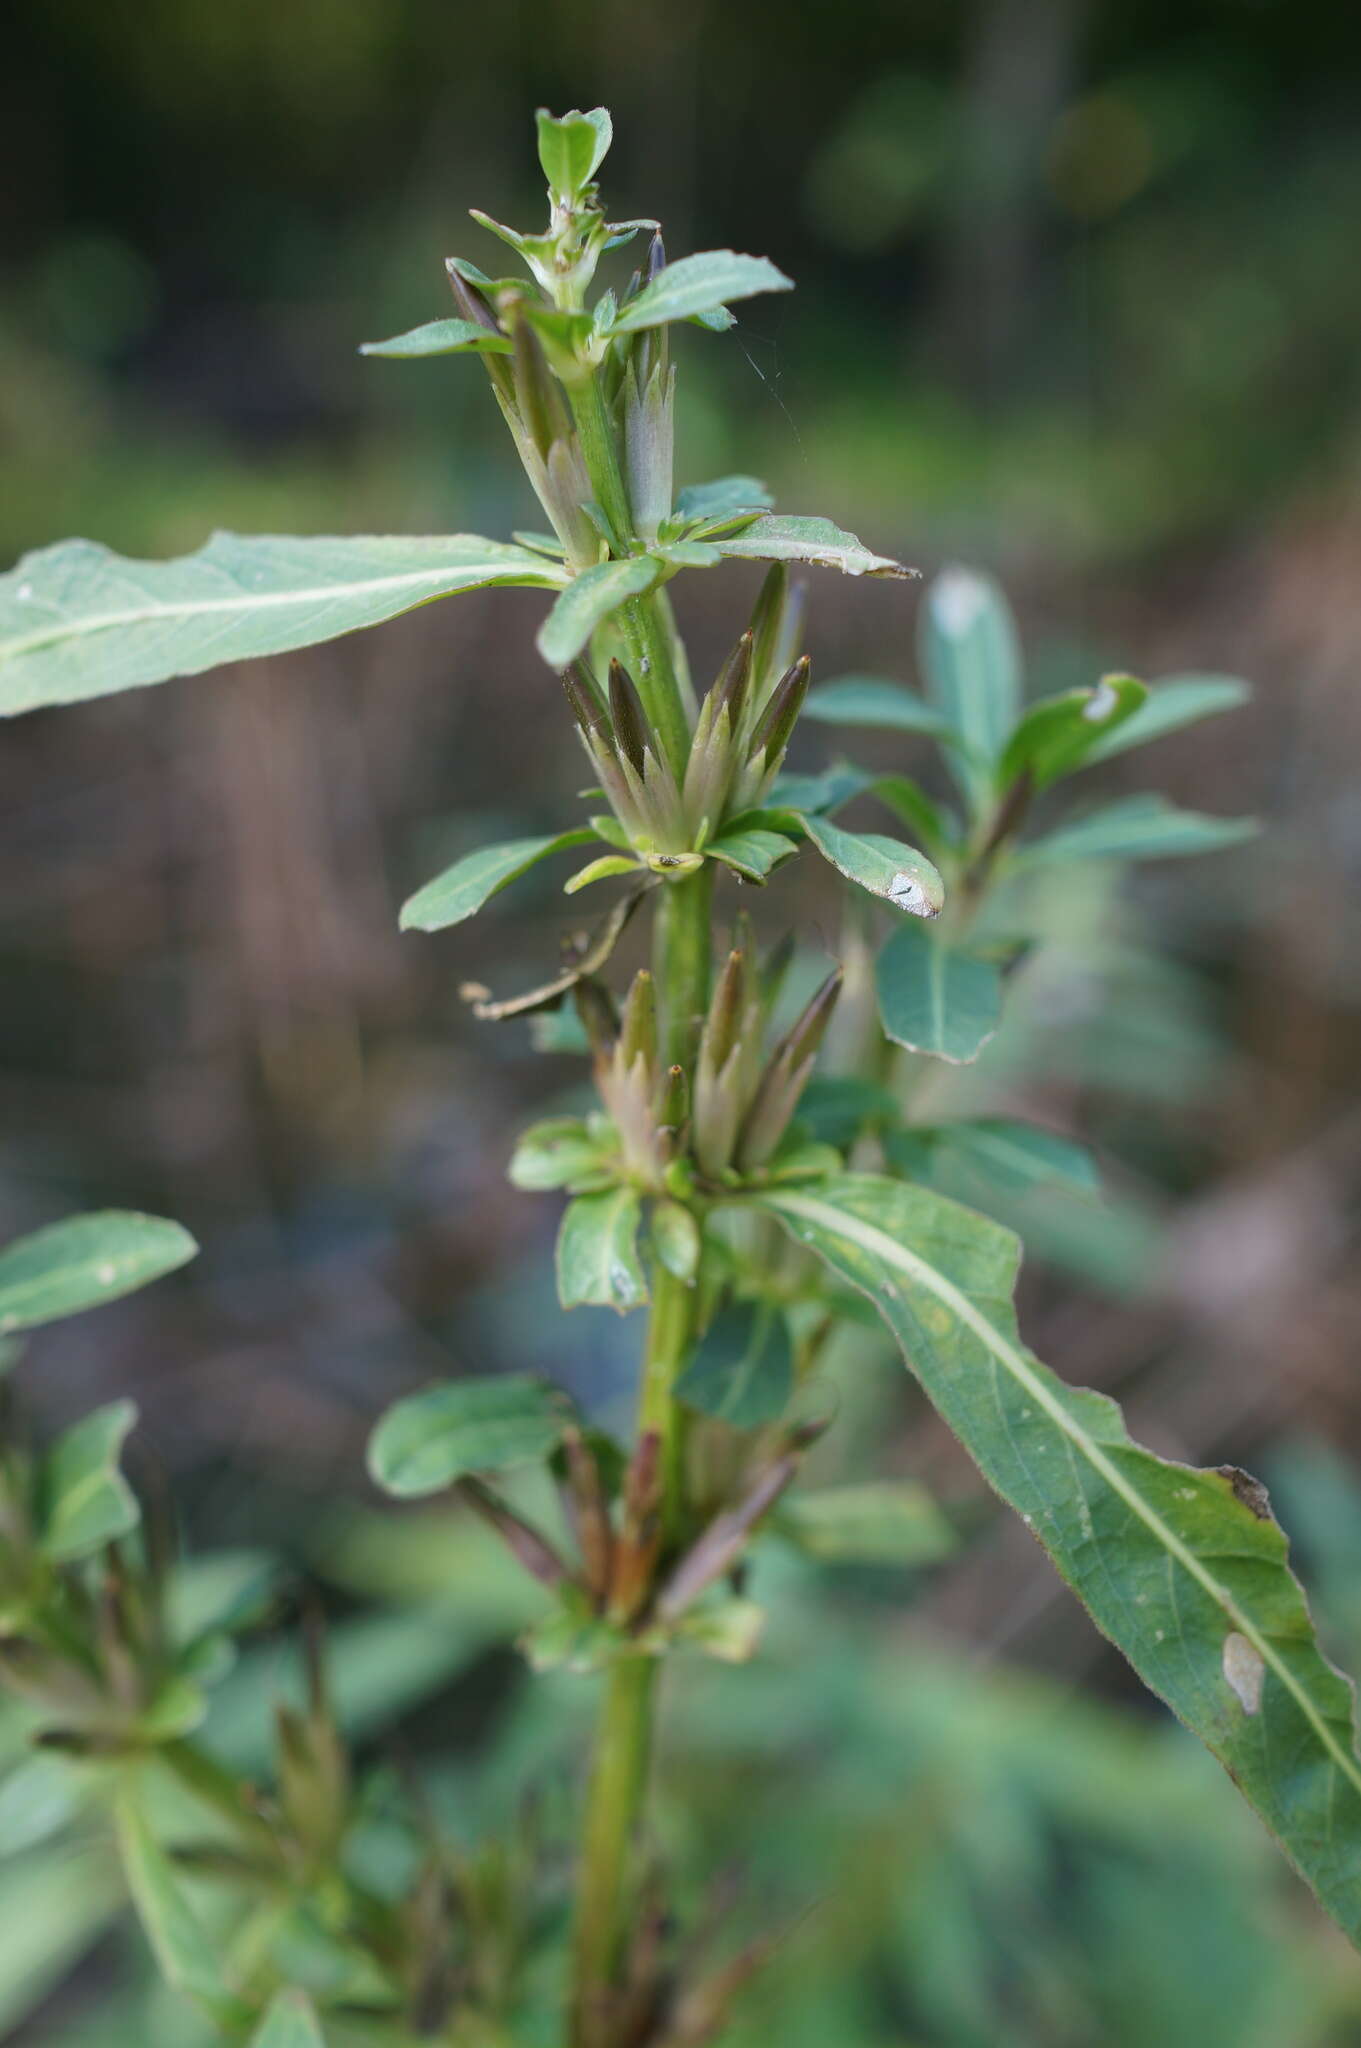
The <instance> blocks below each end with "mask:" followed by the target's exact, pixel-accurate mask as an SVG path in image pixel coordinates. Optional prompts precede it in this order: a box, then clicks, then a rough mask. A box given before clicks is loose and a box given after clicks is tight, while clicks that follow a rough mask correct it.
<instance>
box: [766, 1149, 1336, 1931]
mask: <svg viewBox="0 0 1361 2048" xmlns="http://www.w3.org/2000/svg"><path fill="white" fill-rule="evenodd" d="M760 1206H761V1207H763V1208H766V1209H768V1210H769V1211H770V1212H771V1213H772V1214H774V1215H776V1216H778V1217H779V1219H780V1221H781V1222H782V1223H783V1224H784V1225H785V1227H786V1228H787V1229H788V1230H789V1231H790V1233H791V1235H792V1236H793V1237H794V1238H795V1239H796V1240H797V1241H798V1242H799V1243H801V1244H804V1245H807V1246H808V1247H809V1248H810V1249H811V1250H813V1251H814V1252H816V1253H817V1254H818V1255H819V1256H820V1257H821V1258H822V1259H824V1260H825V1261H826V1263H827V1264H828V1265H829V1266H830V1267H831V1268H832V1270H833V1271H834V1272H836V1273H837V1274H838V1275H840V1277H841V1278H842V1279H844V1280H846V1281H848V1282H849V1283H850V1284H851V1285H852V1286H853V1287H856V1288H858V1289H859V1290H860V1291H861V1292H862V1293H864V1294H865V1295H867V1296H868V1297H869V1299H870V1300H871V1301H872V1302H873V1303H874V1305H875V1307H876V1308H877V1309H878V1310H879V1313H880V1315H881V1316H882V1317H883V1319H884V1321H885V1322H886V1323H887V1324H888V1326H889V1328H890V1329H891V1330H892V1331H893V1333H894V1335H895V1336H896V1337H897V1339H898V1341H899V1343H900V1344H901V1345H902V1348H903V1353H904V1356H905V1357H906V1359H907V1361H908V1363H909V1365H910V1366H911V1368H912V1370H913V1371H914V1372H915V1373H916V1375H917V1377H918V1379H919V1380H920V1381H921V1383H922V1385H923V1387H924V1388H925V1390H926V1392H927V1394H928V1395H929V1397H930V1399H931V1400H932V1402H933V1403H934V1405H935V1406H936V1408H937V1409H938V1410H939V1411H940V1413H941V1415H942V1416H943V1417H944V1419H945V1420H946V1422H948V1423H949V1425H950V1426H951V1428H952V1429H954V1431H955V1432H956V1434H957V1435H958V1436H959V1437H960V1439H961V1440H962V1441H963V1443H964V1444H965V1446H966V1447H967V1449H968V1450H969V1451H970V1452H971V1454H972V1455H973V1457H974V1459H975V1461H976V1462H977V1464H978V1465H979V1467H980V1469H981V1470H982V1472H983V1474H984V1476H985V1477H986V1478H987V1479H988V1480H989V1482H990V1483H991V1484H992V1485H993V1486H994V1487H995V1488H996V1490H997V1491H998V1493H1000V1494H1001V1496H1002V1498H1003V1499H1004V1500H1006V1501H1008V1502H1010V1504H1011V1505H1012V1506H1013V1507H1014V1508H1016V1510H1017V1511H1018V1512H1019V1513H1020V1514H1021V1516H1022V1517H1023V1519H1024V1520H1025V1522H1026V1525H1027V1527H1029V1528H1030V1529H1031V1530H1032V1531H1033V1533H1034V1534H1035V1535H1036V1537H1037V1538H1038V1539H1039V1541H1040V1542H1041V1543H1042V1544H1043V1545H1044V1548H1045V1549H1046V1550H1047V1551H1048V1553H1049V1555H1050V1557H1051V1558H1052V1559H1053V1561H1054V1564H1055V1565H1056V1566H1057V1568H1058V1570H1059V1571H1060V1572H1061V1574H1062V1575H1063V1577H1064V1578H1065V1579H1066V1580H1067V1582H1068V1584H1069V1585H1070V1586H1071V1587H1072V1588H1073V1590H1074V1591H1075V1592H1076V1593H1077V1594H1078V1595H1079V1597H1080V1598H1081V1599H1082V1600H1083V1601H1084V1603H1085V1604H1086V1606H1087V1608H1088V1609H1089V1611H1090V1613H1091V1615H1092V1617H1093V1619H1094V1620H1095V1621H1096V1623H1097V1626H1098V1627H1099V1628H1100V1629H1101V1630H1102V1631H1103V1632H1104V1633H1105V1634H1106V1635H1108V1636H1109V1637H1110V1638H1111V1640H1112V1641H1113V1642H1114V1643H1116V1644H1117V1645H1118V1647H1119V1648H1120V1649H1121V1650H1123V1651H1124V1653H1125V1655H1126V1656H1127V1657H1128V1658H1129V1660H1130V1662H1131V1663H1132V1664H1133V1665H1134V1667H1135V1669H1136V1670H1137V1671H1138V1672H1139V1674H1140V1676H1141V1677H1142V1678H1143V1679H1144V1681H1145V1683H1146V1684H1148V1685H1149V1686H1151V1687H1152V1689H1153V1690H1154V1691H1155V1692H1156V1693H1158V1694H1159V1695H1160V1696H1161V1697H1162V1698H1163V1699H1165V1700H1166V1701H1167V1703H1168V1705H1169V1706H1170V1707H1171V1708H1172V1709H1173V1710H1174V1712H1176V1713H1177V1714H1178V1715H1179V1716H1180V1717H1181V1719H1182V1720H1183V1721H1185V1722H1186V1724H1187V1725H1188V1727H1190V1728H1191V1729H1193V1730H1194V1731H1195V1733H1196V1734H1197V1735H1199V1736H1200V1737H1201V1739H1202V1740H1203V1741H1204V1742H1205V1743H1206V1744H1207V1745H1208V1747H1209V1748H1210V1749H1211V1750H1212V1751H1213V1752H1214V1754H1215V1755H1216V1756H1217V1757H1219V1759H1220V1761H1221V1762H1222V1763H1223V1764H1225V1766H1226V1767H1227V1768H1228V1770H1229V1772H1230V1774H1231V1775H1232V1777H1233V1779H1234V1781H1235V1783H1236V1784H1237V1785H1238V1786H1239V1788H1240V1789H1241V1790H1242V1791H1243V1793H1244V1794H1245V1795H1246V1797H1247V1798H1248V1799H1249V1800H1250V1801H1251V1802H1252V1804H1253V1805H1254V1806H1255V1807H1256V1809H1257V1811H1258V1813H1259V1814H1260V1815H1261V1816H1262V1818H1263V1819H1264V1820H1265V1821H1266V1823H1267V1825H1268V1827H1270V1828H1271V1829H1272V1831H1273V1832H1274V1833H1275V1834H1276V1835H1277V1837H1278V1838H1279V1840H1280V1842H1281V1844H1282V1846H1283V1847H1284V1848H1285V1849H1286V1851H1287V1853H1288V1854H1289V1855H1290V1857H1291V1859H1292V1860H1293V1861H1294V1863H1295V1864H1296V1865H1297V1867H1298V1868H1299V1870H1300V1871H1301V1872H1302V1874H1303V1875H1304V1876H1305V1877H1306V1878H1307V1879H1308V1881H1309V1883H1310V1884H1311V1885H1312V1886H1313V1888H1314V1890H1315V1891H1316V1892H1317V1894H1318V1896H1319V1898H1320V1899H1321V1901H1322V1902H1323V1904H1324V1905H1325V1906H1326V1907H1327V1909H1328V1911H1329V1912H1330V1913H1331V1914H1332V1915H1333V1917H1334V1918H1335V1919H1336V1920H1337V1921H1338V1923H1339V1925H1340V1926H1342V1927H1343V1928H1344V1929H1345V1931H1346V1932H1347V1933H1348V1935H1350V1937H1351V1938H1352V1940H1353V1941H1356V1942H1358V1943H1361V1763H1358V1760H1357V1755H1356V1747H1355V1731H1354V1726H1353V1698H1352V1691H1351V1687H1350V1686H1349V1685H1348V1684H1347V1682H1346V1680H1345V1679H1343V1678H1342V1677H1341V1675H1340V1674H1339V1673H1338V1672H1337V1671H1336V1670H1334V1668H1333V1667H1332V1665H1331V1664H1329V1663H1328V1662H1327V1660H1326V1659H1325V1658H1324V1656H1323V1655H1322V1653H1321V1651H1320V1650H1319V1647H1318V1643H1317V1640H1316V1638H1315V1635H1314V1629H1313V1624H1312V1622H1311V1620H1310V1617H1309V1611H1308V1608H1307V1607H1306V1605H1305V1601H1304V1596H1303V1594H1302V1592H1301V1590H1300V1587H1299V1585H1298V1583H1297V1582H1296V1580H1295V1579H1294V1578H1293V1577H1292V1575H1291V1573H1290V1570H1289V1568H1288V1564H1287V1553H1286V1542H1285V1538H1284V1536H1283V1535H1282V1533H1281V1530H1280V1529H1279V1528H1278V1526H1277V1524H1276V1523H1275V1521H1273V1519H1272V1517H1271V1513H1270V1509H1269V1505H1268V1503H1267V1499H1266V1495H1265V1492H1264V1490H1263V1489H1262V1488H1261V1487H1260V1486H1258V1485H1257V1483H1256V1482H1255V1481H1254V1480H1252V1479H1250V1478H1248V1477H1247V1475H1246V1474H1244V1473H1241V1472H1238V1471H1237V1470H1236V1469H1234V1468H1232V1467H1224V1468H1223V1469H1221V1470H1207V1471H1198V1470H1196V1469H1194V1468H1193V1467H1190V1466H1185V1465H1177V1464H1172V1463H1169V1462H1166V1461H1164V1460H1163V1459H1161V1458H1157V1457H1155V1456H1154V1455H1153V1454H1152V1452H1150V1451H1146V1450H1144V1449H1142V1448H1141V1447H1140V1446H1139V1445H1137V1444H1135V1443H1134V1442H1133V1441H1132V1440H1131V1439H1130V1437H1129V1435H1128V1433H1127V1431H1126V1429H1125V1426H1124V1422H1123V1420H1122V1418H1121V1415H1120V1411H1119V1409H1118V1408H1117V1407H1116V1405H1115V1403H1114V1402H1113V1401H1110V1400H1108V1399H1107V1398H1106V1397H1105V1396H1104V1395H1101V1394H1094V1393H1090V1392H1087V1391H1085V1390H1081V1389H1074V1388H1071V1387H1068V1386H1066V1385H1064V1383H1063V1382H1062V1381H1061V1380H1059V1379H1058V1378H1056V1376H1055V1375H1054V1374H1053V1373H1052V1372H1050V1371H1049V1369H1048V1368H1047V1367H1046V1366H1044V1365H1041V1364H1040V1362H1039V1360H1038V1359H1036V1358H1034V1357H1033V1356H1032V1355H1031V1354H1030V1353H1029V1352H1028V1351H1026V1349H1025V1348H1024V1346H1023V1345H1022V1343H1021V1342H1020V1339H1019V1336H1018V1334H1017V1329H1016V1320H1015V1311H1014V1309H1013V1307H1012V1300H1011V1297H1012V1291H1013V1288H1014V1285H1015V1280H1016V1271H1017V1265H1018V1260H1019V1246H1018V1244H1017V1241H1016V1239H1015V1238H1014V1237H1013V1236H1012V1234H1011V1233H1010V1231H1007V1230H1003V1229H1001V1228H1000V1227H999V1226H998V1225H996V1224H992V1223H989V1222H987V1221H986V1220H985V1219H983V1218H982V1217H979V1216H976V1215H974V1214H973V1213H972V1211H970V1210H967V1209H961V1208H959V1207H957V1206H956V1204H954V1203H953V1202H947V1201H945V1200H944V1199H943V1198H942V1197H940V1196H938V1195H934V1194H931V1193H929V1192H928V1191H927V1190H925V1189H922V1188H911V1187H904V1186H902V1185H900V1184H898V1183H895V1182H892V1181H886V1180H882V1179H880V1178H879V1177H878V1176H875V1175H869V1174H847V1175H844V1176H842V1177H840V1178H838V1179H834V1180H829V1181H827V1182H825V1183H823V1185H822V1186H821V1187H819V1188H818V1190H817V1191H816V1192H815V1193H812V1192H810V1193H806V1194H805V1193H799V1192H795V1191H789V1192H787V1193H776V1194H771V1195H768V1196H765V1197H763V1198H762V1200H761V1203H760Z"/></svg>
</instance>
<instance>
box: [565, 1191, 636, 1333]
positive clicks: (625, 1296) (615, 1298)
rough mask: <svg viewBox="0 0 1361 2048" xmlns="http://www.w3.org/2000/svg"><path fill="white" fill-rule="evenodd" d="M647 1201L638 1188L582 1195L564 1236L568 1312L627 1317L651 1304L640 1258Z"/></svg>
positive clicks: (567, 1218)
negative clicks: (603, 1311) (591, 1310)
mask: <svg viewBox="0 0 1361 2048" xmlns="http://www.w3.org/2000/svg"><path fill="white" fill-rule="evenodd" d="M641 1222H642V1202H641V1200H640V1198H639V1196H638V1194H637V1191H636V1190H635V1189H633V1188H623V1187H621V1188H607V1189H605V1190H604V1191H603V1192H602V1193H600V1194H598V1195H577V1196H575V1197H574V1198H573V1200H572V1201H570V1202H569V1203H568V1205H567V1212H566V1214H565V1215H564V1217H563V1219H562V1228H561V1229H560V1230H559V1232H558V1249H557V1272H558V1299H559V1300H560V1301H561V1303H562V1305H563V1307H564V1308H581V1307H588V1306H594V1307H599V1308H613V1309H618V1311H619V1313H620V1315H626V1314H627V1313H628V1311H629V1310H630V1309H632V1308H641V1307H642V1305H643V1303H644V1302H645V1301H646V1300H647V1279H646V1276H645V1275H644V1273H643V1268H642V1262H641V1260H640V1259H639V1257H638V1230H639V1226H640V1224H641Z"/></svg>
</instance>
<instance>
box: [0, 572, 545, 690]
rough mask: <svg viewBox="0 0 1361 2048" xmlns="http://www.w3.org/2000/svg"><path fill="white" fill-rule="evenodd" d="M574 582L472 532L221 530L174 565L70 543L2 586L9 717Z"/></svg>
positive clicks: (0, 623)
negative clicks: (473, 601) (434, 602)
mask: <svg viewBox="0 0 1361 2048" xmlns="http://www.w3.org/2000/svg"><path fill="white" fill-rule="evenodd" d="M564 575H565V572H564V571H563V570H561V569H559V568H558V567H557V566H556V565H555V564H554V563H551V562H547V561H545V560H544V559H543V557H542V556H541V555H535V554H531V553H530V551H529V550H528V549H527V548H517V547H513V546H511V545H510V544H509V543H507V542H503V541H494V540H481V539H479V538H478V537H477V536H476V535H473V534H467V533H457V534H451V535H445V536H440V537H436V538H432V539H416V538H412V539H406V538H401V537H399V538H390V539H374V538H369V537H360V538H355V539H342V540H336V539H301V540H299V539H293V538H287V537H280V536H277V535H269V534H257V535H253V536H250V537H242V536H241V535H239V534H233V533H215V534H214V535H213V537H212V539H211V540H210V541H209V542H208V544H207V546H206V547H204V548H200V550H199V552H198V553H197V554H196V555H181V556H180V557H179V558H178V559H177V560H175V561H170V562H135V561H129V560H127V559H126V558H125V557H124V556H122V555H115V554H113V553H112V552H111V550H110V549H108V548H105V547H100V546H99V545H98V544H97V543H96V542H94V541H89V540H66V541H59V542H58V543H57V545H56V546H55V547H50V548H41V549H39V550H38V552H37V553H36V554H31V555H25V556H24V558H23V559H22V561H21V562H20V563H19V565H18V567H17V568H15V569H11V570H10V571H9V573H8V575H5V576H0V716H9V715H11V714H13V713H15V712H20V711H36V710H37V709H38V708H39V707H40V706H41V705H44V704H75V703H79V702H80V701H81V700H82V699H84V698H87V697H105V696H109V695H111V694H112V693H113V692H114V691H116V690H132V689H138V688H140V687H141V686H142V685H143V684H146V683H164V682H168V681H169V680H170V678H171V677H172V676H193V675H199V674H201V673H202V672H203V670H205V669H210V668H217V667H219V666H220V665H221V663H223V662H224V661H248V660H251V659H253V658H255V657H256V656H258V655H264V654H285V653H287V652H288V651H289V650H290V649H291V648H294V647H312V646H315V645H316V644H317V642H318V641H322V640H335V639H338V638H339V637H340V635H341V634H342V633H352V632H354V631H355V630H356V629H357V628H358V627H361V626H376V625H378V624H379V623H380V622H381V621H382V620H383V619H392V618H396V616H397V615H398V613H399V612H407V611H410V610H411V609H412V608H413V607H414V606H416V605H422V604H429V602H430V601H431V599H432V598H436V597H449V596H451V595H452V594H453V593H454V592H455V591H459V590H481V589H484V588H486V587H488V586H489V585H491V584H497V583H522V584H529V585H532V586H534V587H535V588H537V589H541V590H556V589H559V588H560V587H561V585H562V583H563V580H564Z"/></svg>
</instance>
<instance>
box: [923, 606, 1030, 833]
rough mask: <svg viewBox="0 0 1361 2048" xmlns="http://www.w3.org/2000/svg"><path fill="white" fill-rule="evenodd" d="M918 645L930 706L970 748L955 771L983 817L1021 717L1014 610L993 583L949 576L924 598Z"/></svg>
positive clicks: (953, 762)
mask: <svg viewBox="0 0 1361 2048" xmlns="http://www.w3.org/2000/svg"><path fill="white" fill-rule="evenodd" d="M920 640H921V662H922V669H923V672H924V674H925V676H926V683H927V691H928V694H929V696H930V699H931V702H932V703H933V704H934V705H935V706H936V708H937V710H938V711H939V712H940V714H941V716H942V718H943V719H944V720H945V722H946V724H947V725H948V726H950V727H952V728H953V730H954V731H955V732H957V733H958V734H959V735H960V737H961V739H962V740H963V741H964V743H965V744H964V748H963V749H962V750H961V751H960V752H959V753H958V754H956V753H954V752H952V753H951V755H950V767H951V771H952V773H953V774H954V776H955V778H956V780H957V781H958V783H959V786H960V788H961V790H962V792H963V794H964V796H965V798H966V799H967V800H968V802H969V804H970V805H971V807H972V808H973V809H974V810H975V811H978V810H980V809H981V808H982V807H983V806H984V805H985V804H986V803H987V801H988V796H989V792H990V786H991V773H990V770H991V767H992V764H993V763H994V762H996V761H997V760H998V758H999V757H1000V755H1001V752H1002V749H1003V747H1004V746H1005V745H1006V742H1007V739H1008V737H1009V735H1010V733H1011V730H1012V727H1013V726H1014V725H1015V723H1016V720H1017V717H1018V715H1019V712H1020V705H1021V653H1020V646H1019V643H1018V641H1017V637H1016V625H1015V621H1014V620H1013V618H1012V615H1011V607H1010V606H1009V605H1008V603H1007V601H1006V598H1005V597H1004V596H1003V594H1002V591H1001V589H1000V588H999V587H998V585H997V584H996V583H994V582H993V580H992V578H991V577H990V576H980V575H979V574H978V573H977V572H976V571H975V570H972V569H946V570H944V571H943V572H942V573H941V574H940V575H939V576H937V577H936V579H935V581H934V582H933V583H932V584H931V586H930V588H929V590H928V591H927V593H926V600H925V602H924V604H923V605H922V608H921V615H920Z"/></svg>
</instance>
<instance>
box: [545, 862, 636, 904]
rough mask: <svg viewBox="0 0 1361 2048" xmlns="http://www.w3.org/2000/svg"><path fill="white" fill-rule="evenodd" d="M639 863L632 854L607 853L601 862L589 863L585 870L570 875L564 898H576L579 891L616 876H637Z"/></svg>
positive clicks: (579, 869)
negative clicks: (593, 883)
mask: <svg viewBox="0 0 1361 2048" xmlns="http://www.w3.org/2000/svg"><path fill="white" fill-rule="evenodd" d="M637 872H638V863H637V861H636V860H635V859H634V857H633V855H632V854H624V853H605V854H602V855H601V857H600V859H599V860H591V861H587V863H586V865H585V867H584V868H578V869H577V871H576V873H575V874H574V875H569V876H568V877H567V880H566V881H565V882H564V883H563V885H562V893H563V895H564V896H575V895H576V893H577V891H578V889H588V888H589V887H590V885H591V883H592V882H607V881H609V880H610V879H611V877H613V876H615V875H636V874H637Z"/></svg>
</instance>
